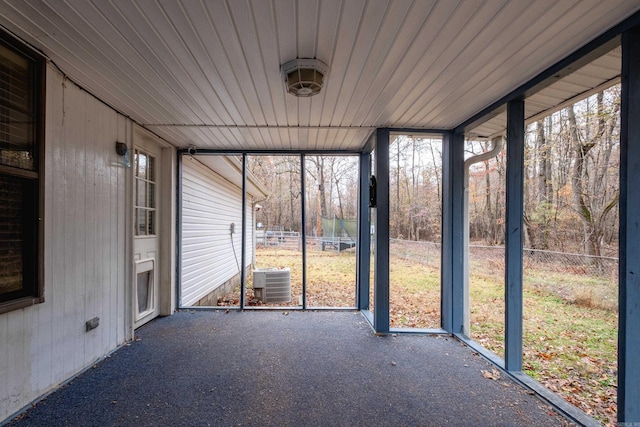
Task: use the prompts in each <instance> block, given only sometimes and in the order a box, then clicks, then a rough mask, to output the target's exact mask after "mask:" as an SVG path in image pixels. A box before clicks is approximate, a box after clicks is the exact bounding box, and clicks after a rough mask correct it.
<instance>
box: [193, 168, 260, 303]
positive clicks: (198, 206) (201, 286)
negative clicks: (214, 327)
mask: <svg viewBox="0 0 640 427" xmlns="http://www.w3.org/2000/svg"><path fill="white" fill-rule="evenodd" d="M182 165H183V167H182V242H181V245H182V246H181V257H182V278H181V283H182V295H181V304H182V306H189V305H193V304H195V303H196V302H197V301H198V300H200V299H201V298H203V297H204V296H206V295H207V294H209V293H210V292H211V291H213V290H215V289H216V288H217V287H219V286H220V285H222V284H223V283H224V282H226V281H227V280H229V279H231V278H232V277H234V276H236V275H237V274H238V273H239V269H238V265H239V264H240V262H241V255H242V252H241V251H242V246H241V243H242V190H241V189H240V188H238V186H236V185H234V184H231V183H230V182H229V181H227V180H225V179H224V178H222V177H221V176H219V175H218V174H216V173H215V172H213V171H212V170H211V169H209V168H207V167H206V166H204V165H203V164H201V163H200V162H198V161H197V160H195V159H190V158H188V157H185V158H184V160H183V162H182ZM251 214H252V206H251V199H250V198H249V197H247V209H246V217H247V239H246V242H247V246H246V247H247V252H246V262H245V264H246V265H245V266H248V265H250V264H251V260H252V258H253V244H252V242H253V235H252V229H253V227H252V216H251ZM232 222H233V223H235V227H236V232H235V233H234V234H233V245H232V243H231V238H232V236H231V234H230V231H229V227H230V224H231V223H232ZM234 248H235V254H236V255H235V256H234V252H233V251H234ZM236 257H237V261H236Z"/></svg>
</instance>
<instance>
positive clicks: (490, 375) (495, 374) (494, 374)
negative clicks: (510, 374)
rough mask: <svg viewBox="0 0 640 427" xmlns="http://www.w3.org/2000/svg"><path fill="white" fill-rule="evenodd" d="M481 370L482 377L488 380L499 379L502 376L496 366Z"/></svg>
mask: <svg viewBox="0 0 640 427" xmlns="http://www.w3.org/2000/svg"><path fill="white" fill-rule="evenodd" d="M481 372H482V377H483V378H486V379H488V380H494V381H497V380H499V379H500V377H501V376H502V375H501V374H500V371H498V370H497V369H496V368H492V369H491V371H485V370H482V371H481Z"/></svg>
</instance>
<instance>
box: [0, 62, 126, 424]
mask: <svg viewBox="0 0 640 427" xmlns="http://www.w3.org/2000/svg"><path fill="white" fill-rule="evenodd" d="M46 90H47V93H46V153H45V161H46V163H45V164H46V174H45V180H46V181H45V183H46V188H45V218H44V221H45V276H44V279H45V283H44V293H45V299H46V301H45V302H44V303H43V304H39V305H35V306H32V307H28V308H25V309H21V310H15V311H12V312H9V313H6V314H1V315H0V422H1V421H2V420H4V419H5V418H7V417H9V416H11V415H12V414H13V413H14V412H16V411H18V410H19V409H21V408H22V407H24V406H25V405H27V404H29V403H30V402H31V401H33V400H34V399H36V398H38V397H39V396H41V395H42V394H44V393H46V392H47V391H49V390H50V389H52V388H53V387H55V386H56V385H58V384H60V383H62V382H64V381H65V380H67V379H69V378H70V377H72V376H73V375H74V374H76V373H78V372H79V371H81V370H82V369H83V368H85V367H87V366H90V365H91V364H92V363H93V362H94V361H96V360H97V359H99V358H100V357H101V356H103V355H105V354H106V353H108V352H110V351H111V350H113V349H115V348H116V347H117V346H118V345H119V344H122V343H123V342H124V341H125V339H127V338H129V336H128V335H129V333H128V332H127V330H128V327H127V326H126V323H125V319H126V318H127V313H125V311H126V308H125V307H126V301H127V299H126V296H125V289H126V288H125V284H126V283H127V282H128V276H127V274H128V273H127V272H128V271H129V270H128V268H127V256H128V251H127V248H128V245H127V243H126V237H127V234H126V232H125V224H126V221H125V213H126V203H125V201H126V200H127V199H126V190H127V181H126V173H125V169H124V168H123V167H122V166H121V159H120V158H119V157H118V156H117V154H116V152H115V142H116V140H118V141H122V142H128V138H129V133H130V132H129V130H130V127H131V125H130V123H129V122H128V120H127V119H125V118H124V117H122V116H121V115H118V114H117V113H116V112H115V111H113V110H111V109H110V108H108V107H106V106H105V105H104V104H102V103H101V102H99V101H97V100H96V99H95V98H93V97H92V96H91V95H88V94H87V93H86V92H84V91H82V90H80V89H78V88H77V87H76V86H75V85H74V84H73V83H70V82H69V81H64V80H63V78H62V76H61V75H60V74H59V73H58V72H57V71H55V69H53V68H52V67H48V69H47V85H46ZM93 317H99V318H100V326H99V327H98V328H97V329H94V330H92V331H90V332H85V321H87V320H88V319H91V318H93Z"/></svg>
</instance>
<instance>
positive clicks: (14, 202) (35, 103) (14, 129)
mask: <svg viewBox="0 0 640 427" xmlns="http://www.w3.org/2000/svg"><path fill="white" fill-rule="evenodd" d="M43 81H44V61H43V59H42V58H41V57H40V56H39V55H38V54H36V53H34V52H31V51H30V50H28V49H26V48H25V47H22V46H21V45H19V44H18V43H17V42H16V41H15V40H14V39H13V38H11V37H10V36H8V35H6V34H5V33H3V32H0V222H1V227H0V313H2V312H6V311H10V310H13V309H17V308H21V307H25V306H28V305H32V304H36V303H39V302H42V301H44V299H43V288H42V263H43V257H42V248H41V240H42V238H41V236H42V212H41V209H42V203H41V199H42V180H41V177H42V170H41V168H42V154H43V146H44V142H43V124H42V117H43V114H42V106H43V98H44V96H43Z"/></svg>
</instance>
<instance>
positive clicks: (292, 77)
mask: <svg viewBox="0 0 640 427" xmlns="http://www.w3.org/2000/svg"><path fill="white" fill-rule="evenodd" d="M281 71H282V75H283V76H284V82H285V85H286V86H287V92H289V93H290V94H292V95H295V96H313V95H315V94H317V93H319V92H320V90H321V89H322V84H323V83H324V78H325V76H326V75H327V73H328V72H329V67H328V66H327V64H325V63H324V62H322V61H320V60H319V59H301V58H298V59H294V60H293V61H289V62H287V63H286V64H284V65H283V66H282V68H281Z"/></svg>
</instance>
